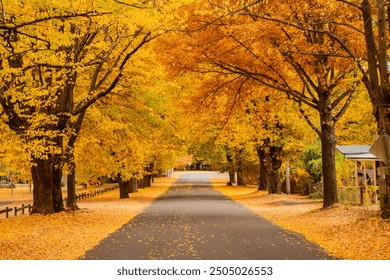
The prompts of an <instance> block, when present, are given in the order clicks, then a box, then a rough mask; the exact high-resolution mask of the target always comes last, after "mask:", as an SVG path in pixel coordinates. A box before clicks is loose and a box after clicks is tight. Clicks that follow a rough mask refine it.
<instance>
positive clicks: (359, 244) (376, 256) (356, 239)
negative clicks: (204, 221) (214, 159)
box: [214, 181, 390, 260]
mask: <svg viewBox="0 0 390 280" xmlns="http://www.w3.org/2000/svg"><path fill="white" fill-rule="evenodd" d="M214 188H215V189H216V190H218V191H220V192H222V193H223V194H225V195H227V196H228V197H230V198H231V199H233V200H235V201H237V202H239V203H241V204H243V205H244V206H246V207H247V208H249V209H251V210H252V211H253V212H255V213H256V214H258V215H260V216H262V217H264V218H266V219H269V220H271V221H272V222H274V223H275V224H277V225H279V226H281V227H283V228H285V229H287V230H290V231H294V232H297V233H299V234H302V235H303V236H304V237H305V238H307V239H308V240H310V241H312V242H313V243H316V244H318V245H319V246H321V247H322V248H324V249H325V250H326V251H327V252H328V253H329V254H331V255H333V256H335V257H337V258H341V259H349V260H389V259H390V250H389V248H390V221H389V220H384V219H382V218H381V217H380V212H379V206H378V205H374V206H345V205H339V204H338V205H335V206H333V207H330V208H326V209H324V208H323V207H322V200H320V199H316V200H313V199H309V198H307V197H305V196H301V195H286V194H280V195H279V194H268V193H267V192H266V191H257V187H250V186H249V187H243V186H234V187H228V186H226V184H223V183H221V182H220V181H215V182H214Z"/></svg>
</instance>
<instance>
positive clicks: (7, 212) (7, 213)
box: [0, 185, 119, 218]
mask: <svg viewBox="0 0 390 280" xmlns="http://www.w3.org/2000/svg"><path fill="white" fill-rule="evenodd" d="M117 188H119V186H117V185H116V186H110V187H107V188H104V189H101V190H95V191H93V192H83V193H80V194H78V195H77V196H76V200H83V199H87V198H90V197H95V196H98V195H101V194H104V193H106V192H109V191H112V190H115V189H117ZM64 200H66V198H65V199H64ZM26 209H27V211H28V213H31V210H32V205H31V204H28V205H24V204H22V206H21V207H17V206H15V207H6V208H5V209H2V210H0V215H1V214H4V213H5V217H6V218H10V213H11V212H13V213H14V217H16V216H17V215H18V212H22V215H23V214H25V213H26V211H25V210H26Z"/></svg>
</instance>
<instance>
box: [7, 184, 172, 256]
mask: <svg viewBox="0 0 390 280" xmlns="http://www.w3.org/2000/svg"><path fill="white" fill-rule="evenodd" d="M171 181H172V180H171V179H169V178H160V179H158V183H156V184H155V185H154V186H153V187H150V188H145V189H140V190H139V192H138V193H135V194H131V195H130V198H129V199H121V200H119V199H118V198H119V190H114V191H110V192H108V193H105V194H102V195H100V196H97V197H94V198H90V199H87V200H82V201H80V202H78V206H79V208H81V210H79V211H75V212H70V211H69V212H62V213H58V214H53V215H46V216H44V215H36V214H35V215H31V216H29V215H23V216H18V217H14V218H10V219H0V259H3V260H6V259H8V260H73V259H78V258H79V257H81V256H82V255H83V254H84V252H85V251H87V250H89V249H91V248H93V247H94V246H96V245H97V244H98V243H99V242H100V241H101V240H102V239H103V238H105V237H106V236H107V235H109V234H111V233H112V232H114V231H116V230H117V229H118V228H120V227H121V226H122V225H123V224H125V223H126V222H128V221H129V220H131V219H132V218H134V217H135V216H136V215H138V214H140V213H142V212H143V211H144V210H145V209H146V207H148V206H149V205H150V203H151V202H152V201H153V200H154V199H155V198H156V197H157V196H159V195H161V194H162V193H164V192H165V191H166V190H167V189H168V188H169V186H170V184H171Z"/></svg>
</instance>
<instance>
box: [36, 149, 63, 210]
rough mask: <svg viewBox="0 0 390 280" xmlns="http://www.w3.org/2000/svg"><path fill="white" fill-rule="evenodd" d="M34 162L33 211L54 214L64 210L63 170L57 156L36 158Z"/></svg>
mask: <svg viewBox="0 0 390 280" xmlns="http://www.w3.org/2000/svg"><path fill="white" fill-rule="evenodd" d="M32 163H33V166H32V168H31V174H32V179H33V184H34V190H33V195H34V200H33V201H34V202H33V209H32V212H31V213H40V214H52V213H56V212H60V211H62V210H64V203H63V200H62V191H61V178H62V170H61V168H60V167H59V166H58V158H57V156H53V155H47V158H45V159H36V158H35V159H33V161H32Z"/></svg>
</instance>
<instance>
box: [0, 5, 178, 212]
mask: <svg viewBox="0 0 390 280" xmlns="http://www.w3.org/2000/svg"><path fill="white" fill-rule="evenodd" d="M153 2H154V1H150V2H145V3H140V2H139V1H110V3H109V4H108V3H106V2H104V1H93V2H91V3H90V2H88V3H87V2H84V1H79V2H77V3H75V2H59V1H58V2H52V3H51V4H47V3H41V2H40V1H29V2H28V3H25V2H24V1H17V0H15V1H7V2H5V3H4V2H2V6H1V8H2V11H1V14H2V16H1V22H0V30H1V37H2V38H3V41H4V43H3V44H2V46H1V50H0V51H1V59H0V61H1V67H2V76H1V91H0V104H1V105H2V113H1V116H2V119H3V121H4V122H5V123H6V124H7V125H8V126H9V127H10V128H11V129H12V130H14V131H15V132H17V133H18V135H19V136H20V137H21V139H23V140H24V141H25V142H26V143H28V144H29V154H30V162H31V164H32V167H31V171H32V177H33V181H34V208H33V212H34V213H35V212H37V213H53V212H58V211H61V210H62V209H63V203H62V195H61V189H60V186H61V185H60V182H61V177H62V168H63V164H64V163H65V162H66V163H67V164H68V167H70V172H71V173H72V172H73V169H74V168H73V167H72V162H73V158H72V153H73V150H74V143H75V141H76V138H77V134H78V132H79V130H80V127H81V124H82V121H83V118H84V115H85V112H86V110H87V109H88V108H89V107H91V106H92V105H93V104H94V103H96V102H97V101H98V100H100V99H102V98H103V97H105V96H107V95H109V94H111V93H113V92H115V91H116V90H117V89H118V88H120V87H123V86H124V85H123V84H120V82H121V81H122V80H123V76H124V74H125V72H126V67H127V64H128V62H129V61H130V60H131V59H133V56H134V54H135V53H137V52H138V51H139V49H140V48H141V47H143V46H144V45H145V44H146V43H147V42H149V41H150V40H152V39H153V38H154V37H155V36H158V35H160V34H161V31H162V24H163V22H167V21H172V20H174V19H173V17H171V16H166V14H164V13H166V9H165V8H164V7H161V6H157V5H156V3H153ZM157 10H158V11H159V12H158V11H157ZM26 11H28V12H26ZM152 11H156V13H153V12H152ZM162 14H164V16H163V17H161V18H160V17H159V16H161V15H162ZM161 19H164V20H161ZM140 23H142V24H140ZM72 177H74V176H72ZM68 179H70V180H69V182H72V178H68ZM69 189H70V190H71V189H73V187H70V188H69ZM74 197H75V196H74V194H72V193H71V194H69V195H68V203H69V206H72V205H73V206H74V204H75V201H74Z"/></svg>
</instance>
